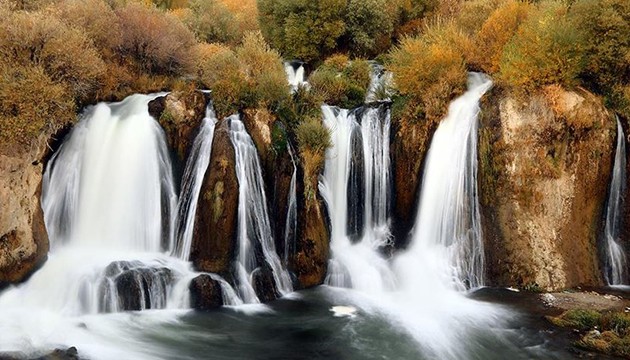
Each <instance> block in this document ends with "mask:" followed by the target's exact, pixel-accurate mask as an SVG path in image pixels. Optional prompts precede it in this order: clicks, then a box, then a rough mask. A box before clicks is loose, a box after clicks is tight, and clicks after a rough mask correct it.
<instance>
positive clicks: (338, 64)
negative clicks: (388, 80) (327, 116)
mask: <svg viewBox="0 0 630 360" xmlns="http://www.w3.org/2000/svg"><path fill="white" fill-rule="evenodd" d="M370 72H371V68H370V64H369V63H368V62H367V61H366V60H361V59H357V60H353V61H349V60H348V58H347V57H346V56H343V55H335V56H332V57H330V58H329V59H327V60H326V61H325V62H324V64H323V65H322V66H320V67H319V68H317V70H315V71H314V72H313V73H312V74H311V76H310V77H309V84H310V85H311V89H312V91H313V93H315V94H316V96H317V97H318V98H320V99H321V101H323V102H325V103H326V104H328V105H333V106H340V107H342V108H347V109H350V108H355V107H357V106H360V105H362V104H363V103H364V101H365V95H366V92H367V89H368V87H369V85H370Z"/></svg>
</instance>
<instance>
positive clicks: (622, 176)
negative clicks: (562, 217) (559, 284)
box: [604, 119, 628, 285]
mask: <svg viewBox="0 0 630 360" xmlns="http://www.w3.org/2000/svg"><path fill="white" fill-rule="evenodd" d="M625 182H626V141H625V135H624V133H623V128H622V127H621V122H620V121H619V119H617V149H616V151H615V164H614V167H613V174H612V180H611V182H610V192H609V195H608V207H607V208H606V225H605V228H604V251H605V263H604V278H605V279H606V282H607V283H608V285H627V284H628V263H627V260H626V253H625V251H624V249H623V246H622V245H621V244H620V241H619V230H620V225H621V224H620V223H621V197H622V194H624V192H625V187H626V186H625Z"/></svg>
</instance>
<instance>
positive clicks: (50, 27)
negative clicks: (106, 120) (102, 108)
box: [0, 12, 105, 99]
mask: <svg viewBox="0 0 630 360" xmlns="http://www.w3.org/2000/svg"><path fill="white" fill-rule="evenodd" d="M0 57H1V58H2V61H4V62H6V63H7V64H13V65H22V66H26V67H30V66H39V67H41V68H42V69H44V71H45V72H46V74H47V76H48V77H49V78H50V79H51V80H52V81H54V82H58V83H63V84H64V86H65V87H66V88H67V89H68V90H69V91H70V92H71V96H74V97H76V98H77V99H86V98H89V97H90V96H91V95H92V94H93V93H94V92H95V91H96V90H97V88H98V86H99V83H100V79H101V76H102V75H103V73H104V71H105V64H104V62H103V61H102V59H101V58H100V56H99V54H98V52H97V51H96V49H95V48H94V46H93V45H92V42H91V41H90V39H89V38H88V37H87V36H86V35H85V34H84V33H83V32H81V31H80V30H78V29H76V28H72V27H69V26H68V25H66V24H64V23H63V22H61V21H60V20H59V19H57V18H56V17H55V16H54V14H51V13H44V12H14V13H12V15H11V16H9V17H8V18H5V19H4V21H3V22H2V23H0Z"/></svg>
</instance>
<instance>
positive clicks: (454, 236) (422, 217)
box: [410, 73, 492, 290]
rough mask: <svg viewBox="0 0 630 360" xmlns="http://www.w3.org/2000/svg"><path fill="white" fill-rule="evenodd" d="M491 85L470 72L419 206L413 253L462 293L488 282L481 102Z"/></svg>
mask: <svg viewBox="0 0 630 360" xmlns="http://www.w3.org/2000/svg"><path fill="white" fill-rule="evenodd" d="M491 86H492V82H491V81H490V80H489V79H488V78H487V77H486V76H485V75H482V74H478V73H471V74H470V75H469V79H468V91H467V92H466V93H465V94H464V95H462V96H460V97H459V98H458V99H456V100H455V101H453V102H452V103H451V105H450V106H449V110H448V116H447V117H446V118H445V119H444V120H442V122H441V123H440V126H439V127H438V129H437V130H436V132H435V134H433V140H432V141H431V147H430V148H429V152H428V153H427V159H426V165H425V172H424V177H423V180H422V190H421V193H420V205H419V209H418V216H417V218H416V223H415V228H414V230H413V239H412V248H411V249H410V252H412V253H415V254H418V255H420V254H427V253H434V254H435V255H437V256H436V259H439V260H436V261H443V262H444V263H443V264H442V266H443V270H442V271H444V269H447V270H446V273H442V275H444V276H446V277H447V278H450V279H446V280H445V283H450V284H452V285H453V286H455V287H456V288H457V289H459V290H464V289H470V288H476V287H479V286H482V285H483V284H484V282H483V281H484V280H483V279H484V254H483V239H482V237H481V224H480V215H479V200H478V191H477V115H478V113H479V99H480V98H481V96H483V94H484V93H485V92H486V91H487V90H488V89H490V87H491Z"/></svg>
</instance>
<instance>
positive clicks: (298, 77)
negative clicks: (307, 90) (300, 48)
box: [284, 61, 308, 92]
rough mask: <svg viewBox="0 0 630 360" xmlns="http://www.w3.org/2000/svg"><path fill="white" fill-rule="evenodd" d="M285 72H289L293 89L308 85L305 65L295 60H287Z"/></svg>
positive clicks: (289, 79) (288, 76) (293, 90)
mask: <svg viewBox="0 0 630 360" xmlns="http://www.w3.org/2000/svg"><path fill="white" fill-rule="evenodd" d="M284 72H285V73H286V74H287V81H288V82H289V85H291V91H292V92H295V91H297V89H298V87H300V86H308V83H307V82H306V81H304V66H303V65H302V64H301V63H299V62H295V61H287V62H285V63H284Z"/></svg>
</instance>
